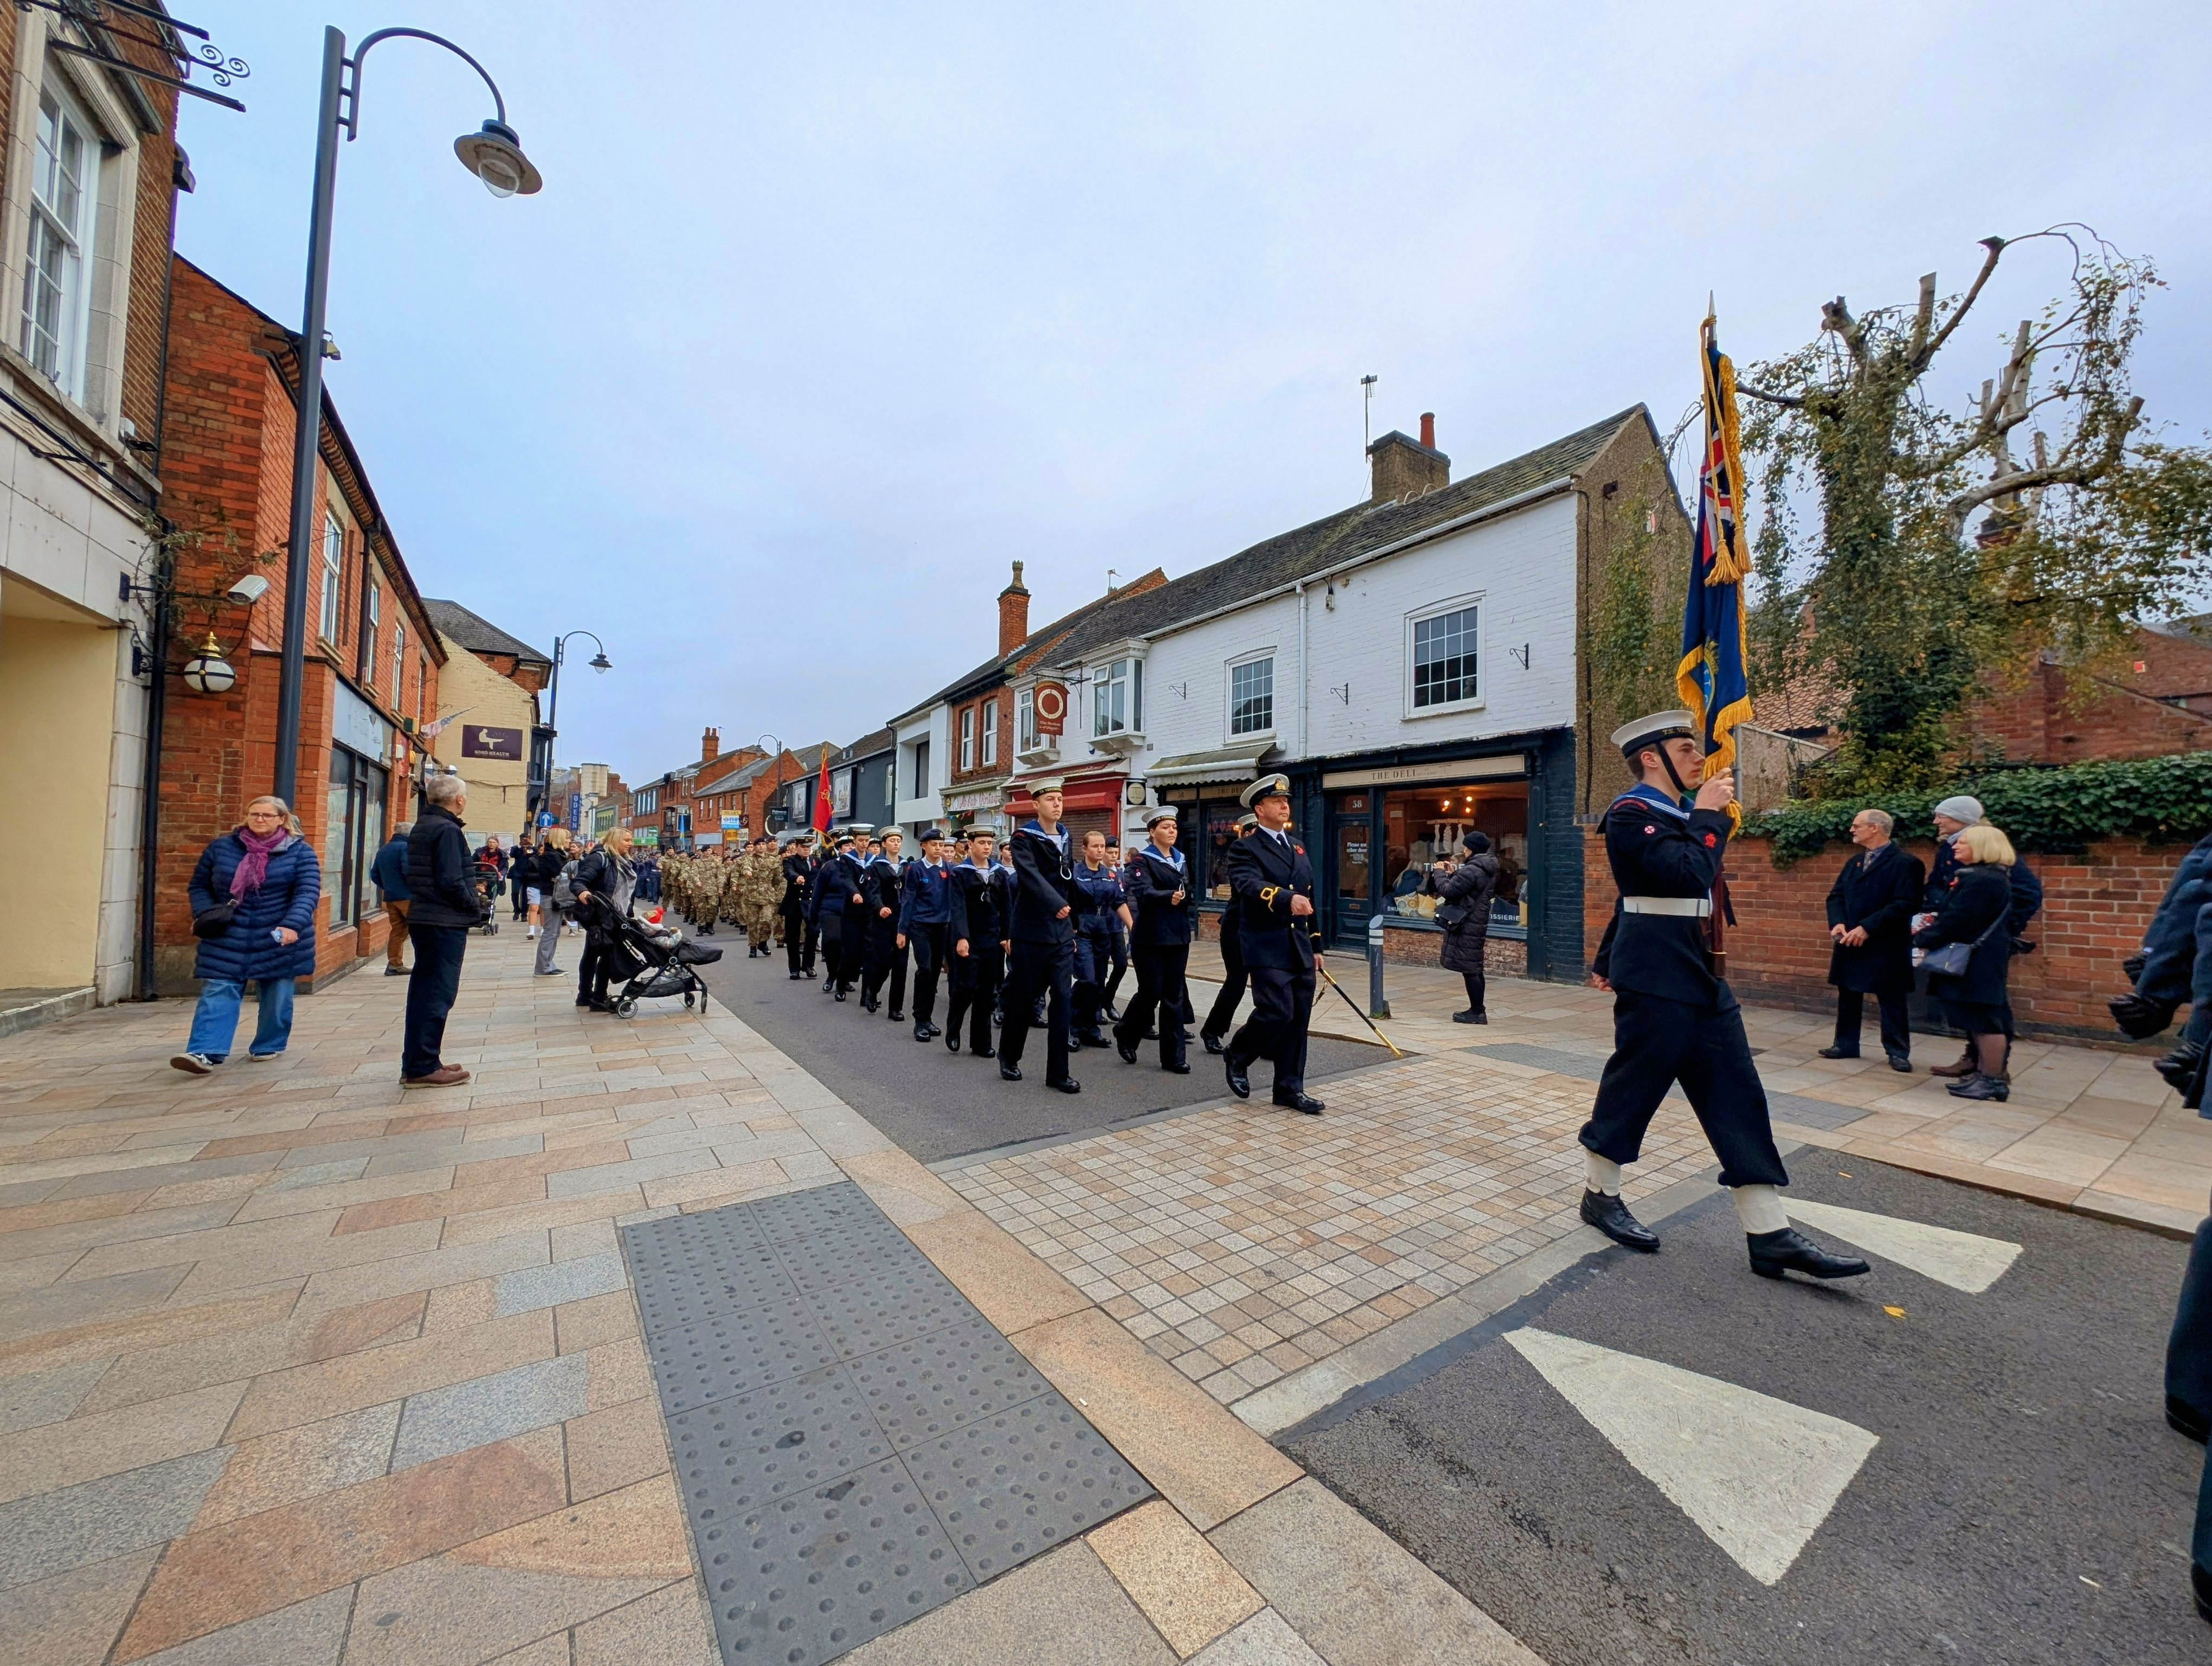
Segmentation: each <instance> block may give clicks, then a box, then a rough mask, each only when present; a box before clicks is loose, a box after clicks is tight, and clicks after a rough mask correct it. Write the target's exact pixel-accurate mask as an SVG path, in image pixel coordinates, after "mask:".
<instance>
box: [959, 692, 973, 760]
mask: <svg viewBox="0 0 2212 1666" xmlns="http://www.w3.org/2000/svg"><path fill="white" fill-rule="evenodd" d="M974 768H975V708H974V707H973V706H963V707H962V708H960V772H961V773H962V774H963V775H965V774H966V773H967V772H968V771H969V770H970V769H974Z"/></svg>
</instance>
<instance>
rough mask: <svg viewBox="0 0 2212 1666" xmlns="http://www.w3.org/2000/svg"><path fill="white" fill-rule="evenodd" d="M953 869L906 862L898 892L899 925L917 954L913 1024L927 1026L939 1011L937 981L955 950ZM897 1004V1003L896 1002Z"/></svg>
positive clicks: (916, 1026)
mask: <svg viewBox="0 0 2212 1666" xmlns="http://www.w3.org/2000/svg"><path fill="white" fill-rule="evenodd" d="M952 903H953V894H952V869H951V866H949V865H948V864H946V863H945V862H942V861H936V862H933V861H928V860H920V861H912V862H908V864H907V865H906V873H905V875H904V883H903V884H902V887H901V890H900V895H899V915H898V928H899V931H900V933H901V934H902V935H903V936H904V937H905V939H906V945H907V950H908V952H909V953H911V954H912V955H913V956H914V1027H915V1029H917V1030H921V1029H923V1028H926V1027H927V1025H928V1024H929V1022H930V1020H931V1018H933V1016H934V1015H935V1013H936V1012H937V980H938V978H939V976H941V975H942V974H943V972H944V970H945V957H946V956H948V955H949V954H951V952H952V943H951V937H950V935H949V933H950V931H951V925H952ZM894 1004H896V1003H894Z"/></svg>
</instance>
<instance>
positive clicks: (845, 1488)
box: [623, 1182, 1152, 1666]
mask: <svg viewBox="0 0 2212 1666" xmlns="http://www.w3.org/2000/svg"><path fill="white" fill-rule="evenodd" d="M623 1253H624V1254H625V1255H626V1256H628V1257H629V1266H630V1272H631V1275H632V1279H633V1281H634V1282H635V1286H636V1288H637V1296H638V1308H639V1312H640V1314H641V1317H642V1320H643V1322H644V1327H645V1331H646V1339H645V1341H646V1348H647V1353H649V1354H650V1356H651V1358H652V1361H653V1381H654V1383H655V1384H656V1385H657V1387H658V1389H659V1395H660V1405H661V1412H662V1414H663V1416H664V1417H665V1420H666V1421H667V1425H668V1431H669V1435H670V1438H671V1444H673V1446H674V1449H675V1453H676V1474H677V1479H678V1482H679V1483H680V1484H681V1486H682V1487H683V1489H684V1508H685V1509H686V1511H689V1512H690V1517H691V1525H692V1530H693V1533H694V1535H695V1536H696V1540H697V1542H698V1546H699V1554H700V1557H701V1560H702V1566H703V1571H704V1572H705V1575H706V1580H707V1590H708V1596H709V1597H710V1598H711V1599H712V1601H713V1603H714V1632H715V1636H716V1639H717V1640H718V1641H719V1642H720V1646H721V1651H722V1657H723V1659H724V1660H725V1661H726V1662H727V1663H730V1666H737V1663H739V1662H746V1663H750V1662H756V1661H757V1662H769V1661H773V1662H775V1663H777V1666H820V1663H823V1662H827V1661H831V1660H835V1659H836V1658H837V1657H838V1656H840V1655H842V1654H844V1653H845V1652H847V1651H848V1650H852V1649H855V1648H858V1647H859V1646H860V1645H861V1644H863V1643H865V1642H866V1641H867V1640H868V1639H871V1638H873V1637H878V1636H881V1635H882V1634H883V1633H885V1632H887V1631H890V1629H892V1628H893V1627H894V1626H900V1625H903V1624H904V1623H905V1622H906V1621H907V1620H911V1619H913V1618H915V1616H916V1615H917V1614H926V1613H927V1612H928V1611H929V1610H930V1609H932V1608H936V1607H938V1606H939V1605H940V1604H942V1603H945V1602H951V1600H952V1599H953V1598H954V1597H955V1596H958V1595H960V1593H961V1592H963V1591H964V1590H970V1589H972V1588H973V1587H974V1586H975V1584H977V1583H978V1582H979V1581H981V1580H985V1579H989V1578H994V1577H995V1576H997V1575H999V1574H1000V1573H1003V1572H1006V1570H1007V1569H1008V1568H1011V1567H1013V1566H1018V1564H1019V1563H1021V1562H1023V1561H1024V1560H1027V1559H1029V1558H1030V1557H1031V1556H1034V1555H1036V1554H1038V1553H1039V1552H1041V1551H1044V1550H1048V1549H1050V1548H1051V1547H1053V1546H1054V1545H1057V1544H1063V1543H1065V1542H1066V1541H1067V1540H1068V1539H1070V1538H1072V1537H1073V1536H1076V1535H1079V1534H1083V1533H1086V1532H1088V1531H1089V1530H1090V1529H1091V1528H1093V1527H1095V1526H1097V1524H1098V1523H1100V1522H1103V1521H1104V1520H1105V1519H1106V1518H1107V1517H1109V1516H1112V1515H1114V1514H1115V1513H1116V1512H1117V1511H1122V1510H1126V1509H1127V1508H1128V1507H1129V1506H1130V1505H1133V1504H1136V1503H1138V1502H1139V1501H1140V1500H1142V1499H1146V1498H1149V1497H1151V1496H1152V1488H1151V1487H1148V1486H1147V1485H1146V1483H1145V1481H1144V1480H1143V1478H1142V1477H1140V1476H1139V1475H1138V1474H1136V1473H1135V1471H1133V1469H1131V1468H1130V1467H1129V1466H1128V1464H1127V1462H1124V1461H1123V1460H1122V1458H1121V1455H1120V1454H1119V1453H1117V1452H1116V1451H1115V1450H1114V1449H1113V1448H1112V1447H1111V1446H1109V1444H1107V1443H1106V1441H1105V1439H1104V1438H1103V1437H1102V1436H1101V1435H1100V1434H1099V1433H1098V1432H1097V1430H1096V1429H1094V1428H1092V1427H1091V1424H1090V1422H1089V1420H1087V1419H1085V1417H1084V1416H1083V1414H1081V1413H1080V1412H1079V1411H1078V1410H1076V1408H1074V1407H1073V1406H1071V1405H1069V1404H1068V1402H1066V1400H1064V1399H1062V1398H1061V1397H1060V1395H1058V1394H1056V1393H1054V1391H1053V1389H1052V1388H1051V1387H1050V1385H1049V1384H1048V1383H1046V1382H1045V1380H1044V1378H1043V1377H1040V1376H1039V1375H1037V1373H1036V1371H1035V1370H1034V1369H1033V1368H1032V1367H1031V1366H1030V1364H1029V1362H1028V1361H1027V1360H1025V1359H1023V1358H1022V1356H1021V1355H1020V1354H1019V1353H1017V1352H1016V1351H1015V1350H1014V1348H1013V1347H1012V1344H1010V1343H1009V1342H1008V1341H1006V1338H1005V1337H1004V1336H1002V1335H1000V1333H999V1331H998V1330H997V1329H995V1328H994V1326H993V1325H992V1324H991V1323H990V1322H989V1321H988V1320H987V1319H985V1318H984V1317H983V1316H982V1315H981V1314H980V1313H978V1312H977V1311H976V1310H975V1308H974V1306H973V1305H971V1304H969V1301H968V1300H967V1298H964V1297H963V1296H962V1295H961V1294H960V1292H958V1291H957V1289H955V1288H954V1287H953V1286H952V1284H951V1281H950V1280H947V1279H946V1278H945V1275H944V1274H941V1273H939V1271H938V1270H937V1268H935V1267H934V1266H933V1265H932V1264H931V1262H929V1260H928V1258H927V1256H924V1255H923V1254H922V1253H921V1251H920V1250H919V1249H915V1246H914V1243H913V1242H912V1241H911V1240H910V1239H908V1237H907V1236H906V1234H904V1233H903V1232H902V1231H899V1230H898V1228H897V1227H896V1226H895V1225H892V1224H891V1222H890V1219H888V1218H887V1217H885V1215H884V1213H883V1212H882V1211H881V1210H879V1209H878V1208H877V1207H876V1206H875V1205H874V1203H872V1201H869V1198H868V1196H867V1195H866V1193H865V1192H863V1191H861V1190H860V1188H859V1187H858V1186H855V1185H853V1184H852V1183H849V1182H846V1183H840V1184H837V1185H833V1186H820V1187H816V1188H814V1189H811V1190H808V1191H803V1192H787V1193H785V1194H783V1195H781V1196H777V1197H771V1198H763V1199H760V1200H758V1201H755V1202H751V1203H736V1204H731V1205H729V1206H727V1207H724V1208H720V1209H710V1210H705V1211H702V1212H701V1213H696V1214H689V1215H684V1214H678V1215H670V1216H665V1217H664V1218H662V1219H659V1220H648V1221H640V1222H638V1223H636V1224H635V1225H630V1226H626V1227H624V1228H623Z"/></svg>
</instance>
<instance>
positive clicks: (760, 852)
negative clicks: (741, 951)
mask: <svg viewBox="0 0 2212 1666" xmlns="http://www.w3.org/2000/svg"><path fill="white" fill-rule="evenodd" d="M741 866H743V869H744V909H745V953H746V955H747V956H748V957H749V958H750V956H752V955H756V954H759V955H771V956H772V955H774V954H775V932H776V927H778V926H779V925H781V923H782V921H783V909H782V903H783V865H782V863H781V861H780V860H778V858H777V856H776V854H775V849H774V848H772V847H771V846H770V845H769V842H768V841H767V840H765V839H756V840H755V841H754V842H752V843H751V844H749V845H747V846H746V847H745V854H744V860H743V863H742V865H741Z"/></svg>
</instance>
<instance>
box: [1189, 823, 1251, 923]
mask: <svg viewBox="0 0 2212 1666" xmlns="http://www.w3.org/2000/svg"><path fill="white" fill-rule="evenodd" d="M1243 813H1244V812H1243V806H1240V805H1238V803H1237V800H1234V799H1216V800H1213V801H1212V803H1210V804H1207V805H1205V806H1202V807H1198V808H1196V809H1194V810H1185V811H1182V812H1180V814H1181V816H1182V818H1186V819H1184V820H1183V825H1184V826H1185V827H1190V826H1194V825H1195V826H1199V827H1202V828H1204V829H1205V830H1206V835H1205V838H1204V840H1203V843H1204V845H1205V848H1206V850H1205V871H1204V873H1201V874H1200V876H1199V884H1200V887H1201V888H1202V891H1203V894H1204V895H1205V897H1206V898H1207V899H1208V900H1209V901H1211V902H1215V903H1226V902H1227V901H1228V900H1229V868H1228V862H1227V858H1228V855H1229V847H1230V846H1231V845H1232V844H1235V843H1236V842H1237V818H1238V817H1239V816H1241V815H1243Z"/></svg>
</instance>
